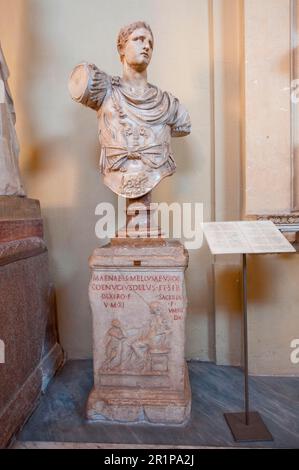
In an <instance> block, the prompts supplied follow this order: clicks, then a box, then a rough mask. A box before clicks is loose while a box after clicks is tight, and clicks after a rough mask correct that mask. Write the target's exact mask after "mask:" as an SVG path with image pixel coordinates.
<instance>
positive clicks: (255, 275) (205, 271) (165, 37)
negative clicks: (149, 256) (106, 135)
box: [0, 0, 299, 375]
mask: <svg viewBox="0 0 299 470" xmlns="http://www.w3.org/2000/svg"><path fill="white" fill-rule="evenodd" d="M255 1H256V0H245V2H243V1H241V0H211V1H209V0H187V1H185V2H182V1H179V0H171V1H170V0H162V1H161V0H138V1H137V0H122V1H119V0H110V1H109V2H107V1H105V0H88V1H87V0H85V1H84V0H14V2H9V1H8V0H0V11H1V15H0V33H1V34H0V37H1V42H2V46H3V49H4V50H5V53H6V56H7V61H8V63H9V66H10V70H11V82H10V83H11V87H12V91H13V93H14V96H15V105H16V111H17V131H18V135H19V139H20V143H21V156H20V160H21V169H22V172H23V174H24V178H25V183H26V186H27V190H28V195H29V196H30V197H32V198H37V199H39V200H40V202H41V206H42V211H43V217H44V220H45V228H46V239H47V245H48V248H49V255H50V262H51V272H52V278H53V280H54V283H55V286H56V290H57V302H58V315H59V329H60V336H61V342H62V345H63V347H64V349H65V351H66V352H67V355H68V357H69V358H87V357H91V354H92V350H91V348H92V333H91V314H90V309H89V304H88V297H87V286H88V281H89V271H88V264H87V258H88V256H89V255H90V254H91V252H92V250H93V248H94V247H95V246H96V245H97V244H99V243H100V241H99V240H97V238H96V236H95V231H94V228H95V223H96V221H97V217H96V216H95V214H94V211H95V207H96V205H97V204H98V203H99V202H102V201H110V202H112V203H113V204H115V205H116V204H117V200H116V198H115V197H114V195H113V194H112V192H111V191H110V190H109V189H108V188H106V187H105V186H104V185H103V184H102V182H101V180H100V177H99V175H98V172H97V163H98V159H99V147H98V143H97V122H96V115H95V113H94V112H92V111H91V110H89V109H84V108H82V107H80V106H78V105H77V104H75V103H74V102H72V101H71V99H70V97H69V95H68V91H67V80H68V76H69V73H70V71H71V69H72V67H73V66H74V65H76V64H77V63H78V62H81V61H82V60H87V61H90V62H95V63H96V64H97V65H98V66H99V67H100V68H102V69H103V70H105V71H107V72H109V73H110V74H112V75H118V74H120V73H121V66H120V63H119V59H118V55H117V51H116V48H115V41H116V36H117V33H118V30H119V28H120V27H121V26H122V25H123V24H126V23H128V22H131V21H133V20H136V19H145V20H146V21H147V22H148V23H150V24H151V26H152V29H153V31H154V34H155V51H154V56H153V60H152V64H151V66H150V69H149V81H150V82H152V83H154V84H157V85H159V86H160V87H161V88H162V89H166V90H168V91H170V92H172V93H173V94H174V95H176V96H178V97H179V98H180V99H181V101H182V102H183V103H184V104H185V105H186V106H187V107H188V109H189V111H190V115H191V119H192V125H193V127H192V134H191V136H189V137H187V138H183V139H179V140H177V141H175V140H174V141H173V148H174V153H175V159H176V162H177V167H178V168H177V173H176V175H175V176H173V177H172V178H168V179H166V180H164V181H163V183H162V184H160V186H159V187H158V188H157V189H156V190H155V192H154V200H155V201H165V202H169V203H171V202H174V201H177V202H189V201H190V202H202V203H203V204H204V218H205V220H219V221H221V220H236V219H239V218H240V217H241V214H242V211H243V215H244V201H246V197H244V191H245V188H246V184H245V182H246V181H248V178H247V180H246V176H248V175H246V162H247V161H248V156H249V157H250V155H248V153H246V152H248V151H249V150H250V149H252V148H254V146H252V145H251V143H250V138H249V137H250V136H249V135H247V137H246V139H247V140H245V138H244V136H245V129H251V128H252V129H253V131H252V132H253V134H252V135H254V132H256V122H255V121H254V116H253V117H252V116H250V115H248V114H247V110H248V108H246V106H245V103H246V96H250V94H249V95H248V90H247V95H246V77H245V76H244V75H245V68H244V64H245V52H244V51H245V49H244V42H245V40H246V34H249V37H250V35H251V34H254V30H253V31H250V30H248V28H247V29H246V28H244V26H245V25H246V24H247V25H248V24H250V25H253V24H254V12H255V11H257V12H258V11H259V10H258V9H257V10H256V9H255V5H254V2H255ZM261 4H263V5H264V7H265V8H266V9H267V8H268V15H269V12H271V10H273V8H274V9H275V8H282V9H283V10H284V15H282V16H281V15H280V14H279V12H277V11H276V12H275V15H274V16H275V18H276V21H277V22H279V18H285V14H286V13H285V11H286V10H285V9H288V8H289V0H279V2H278V1H276V0H265V1H264V0H263V2H259V5H261ZM246 8H247V10H246ZM260 8H261V6H260ZM244 12H245V14H246V15H251V16H252V15H253V21H251V22H249V23H248V21H247V23H246V22H245V21H244ZM261 13H263V14H264V12H261V11H260V14H261ZM247 19H248V16H247ZM278 29H279V26H275V24H273V25H272V31H273V34H275V33H276V31H277V30H278ZM251 37H252V36H251ZM246 44H250V41H249V42H248V41H247V43H246ZM262 46H263V41H261V43H260V47H261V48H262ZM255 47H258V46H257V45H256V43H255ZM286 52H287V51H286ZM253 66H254V64H253ZM260 66H261V67H262V64H260ZM273 73H274V71H273ZM278 73H280V72H278ZM255 79H256V78H255ZM250 83H252V82H250ZM277 83H281V82H280V81H279V80H277ZM263 106H264V105H263ZM256 112H258V103H257V105H256ZM249 119H251V121H250V122H249ZM252 119H253V120H252ZM277 119H281V117H280V114H279V115H278V117H277ZM273 121H275V119H274V118H273V116H272V122H273ZM249 124H250V125H249ZM273 125H275V126H276V128H277V126H278V123H277V121H275V122H274V124H273ZM246 126H247V127H246ZM283 129H284V130H285V126H284V127H283ZM251 138H254V137H251ZM246 142H247V144H248V145H247V147H246ZM282 144H283V142H282V143H281V142H280V145H279V152H283V149H282V148H281V147H282ZM250 145H251V147H250ZM264 145H266V144H264ZM285 145H286V146H287V145H288V142H285ZM271 151H273V152H275V145H274V144H273V143H272V142H271ZM259 152H260V153H261V155H263V152H262V149H261V148H259ZM276 158H277V156H275V158H274V160H275V159H276ZM269 159H270V160H271V156H270V157H269ZM250 170H252V168H250ZM262 179H263V178H262V177H261V178H260V177H259V179H258V182H259V185H260V186H261V187H262ZM245 194H246V193H245ZM252 194H254V193H252ZM261 201H262V199H261ZM298 271H299V268H298V258H297V255H294V257H290V256H274V257H270V256H267V257H260V258H253V259H252V260H251V261H250V263H249V296H250V301H251V307H250V309H249V314H250V325H249V329H250V354H251V355H252V362H251V365H250V370H251V372H252V373H254V374H266V375H267V374H274V375H275V374H276V375H279V374H282V375H296V374H297V375H299V369H298V366H295V365H293V364H291V362H290V353H291V350H290V342H291V340H292V339H294V338H296V337H299V320H298V313H297V307H296V306H297V304H298V289H297V287H296V279H298V275H299V272H298ZM240 279H241V278H240V258H239V257H238V256H232V257H216V258H215V259H213V258H212V257H211V256H210V254H209V251H208V249H207V246H206V244H204V246H203V247H202V248H201V249H200V250H198V249H197V250H190V265H189V268H188V271H187V279H186V280H187V293H188V301H189V307H188V320H187V338H186V346H187V357H188V358H193V359H200V360H204V361H206V360H212V361H214V360H216V362H217V363H218V364H232V365H239V364H240V362H241V346H242V341H241V302H240V298H241V297H240ZM270 327H271V328H270Z"/></svg>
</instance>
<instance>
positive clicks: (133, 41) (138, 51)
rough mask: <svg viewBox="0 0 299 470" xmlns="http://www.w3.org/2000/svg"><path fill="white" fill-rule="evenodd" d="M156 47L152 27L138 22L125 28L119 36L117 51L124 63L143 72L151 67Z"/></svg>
mask: <svg viewBox="0 0 299 470" xmlns="http://www.w3.org/2000/svg"><path fill="white" fill-rule="evenodd" d="M153 46H154V36H153V33H152V30H151V28H150V26H149V25H148V24H147V23H145V22H144V21H137V22H136V23H131V24H129V25H128V26H124V27H123V28H122V29H121V30H120V32H119V35H118V40H117V50H118V53H119V55H120V59H121V61H122V63H123V64H124V63H127V64H128V65H129V66H130V67H132V68H135V69H136V70H139V71H142V70H145V69H146V68H147V66H148V65H149V63H150V61H151V58H152V53H153Z"/></svg>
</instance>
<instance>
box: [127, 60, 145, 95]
mask: <svg viewBox="0 0 299 470" xmlns="http://www.w3.org/2000/svg"><path fill="white" fill-rule="evenodd" d="M122 83H123V85H124V86H125V87H127V88H130V89H131V90H132V91H134V92H138V91H144V90H145V89H146V88H147V85H148V83H147V70H146V69H144V70H142V71H139V70H136V69H133V68H132V67H130V66H129V65H128V64H127V63H126V62H124V68H123V76H122Z"/></svg>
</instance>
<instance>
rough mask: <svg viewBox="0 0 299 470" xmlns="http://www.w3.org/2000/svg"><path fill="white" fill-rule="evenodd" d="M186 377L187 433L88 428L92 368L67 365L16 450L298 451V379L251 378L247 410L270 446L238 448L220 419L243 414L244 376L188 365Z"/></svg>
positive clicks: (232, 370) (164, 428)
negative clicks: (257, 416) (255, 415)
mask: <svg viewBox="0 0 299 470" xmlns="http://www.w3.org/2000/svg"><path fill="white" fill-rule="evenodd" d="M189 371H190V381H191V388H192V397H193V400H192V415H191V420H190V421H189V423H188V424H187V425H186V426H185V427H177V426H162V427H161V426H156V425H144V424H133V425H125V424H111V423H87V422H86V421H85V420H84V407H85V402H86V399H87V396H88V393H89V390H90V389H91V386H92V381H93V378H92V362H91V361H90V360H85V361H83V360H81V361H79V360H77V361H68V362H67V363H66V365H65V366H64V367H63V369H62V370H61V371H60V372H59V373H58V374H57V376H56V377H55V379H54V380H53V381H52V383H51V384H50V386H49V387H48V389H47V392H46V394H45V395H44V396H43V397H42V398H41V401H40V403H39V406H38V407H37V409H36V410H35V412H34V413H33V415H32V416H31V418H30V419H29V420H28V422H27V424H26V425H25V426H24V428H23V430H22V431H21V432H20V433H19V435H18V436H17V443H16V444H15V448H22V447H27V448H30V447H39V446H40V447H43V446H44V447H45V446H46V444H38V442H43V443H45V442H48V443H49V442H52V443H53V442H56V443H62V442H65V443H81V446H82V443H86V447H93V446H92V445H91V444H92V443H99V445H98V446H97V447H101V446H102V447H104V448H105V444H107V445H108V444H112V445H116V444H123V445H125V444H126V445H131V446H132V447H135V446H136V447H138V446H140V445H144V446H145V445H149V446H154V447H155V446H172V447H175V446H192V447H210V446H211V447H271V448H285V447H288V448H299V378H293V377H292V378H282V377H252V378H250V394H251V409H252V410H255V411H259V412H260V413H261V415H262V417H263V419H264V421H265V423H266V424H267V426H268V429H269V431H270V432H271V433H272V435H273V437H274V442H258V443H246V444H244V443H243V444H236V443H235V442H234V440H233V438H232V435H231V433H230V430H229V428H228V427H227V425H226V422H225V420H224V417H223V413H224V412H227V411H240V410H242V407H243V395H242V391H243V375H242V371H241V370H240V369H238V368H235V367H221V366H216V365H214V364H212V363H199V362H191V363H189ZM37 441H38V442H37ZM29 442H30V443H29ZM87 443H89V444H87ZM48 445H49V444H48ZM56 446H58V447H60V446H62V445H61V444H60V445H59V444H56ZM69 446H70V447H74V446H76V445H75V444H74V445H73V444H72V445H69ZM109 448H110V445H109Z"/></svg>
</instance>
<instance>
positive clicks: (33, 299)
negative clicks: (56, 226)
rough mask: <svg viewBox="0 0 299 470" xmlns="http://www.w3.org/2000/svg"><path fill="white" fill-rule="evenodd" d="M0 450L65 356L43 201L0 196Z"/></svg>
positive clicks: (34, 403) (15, 430) (29, 411)
mask: <svg viewBox="0 0 299 470" xmlns="http://www.w3.org/2000/svg"><path fill="white" fill-rule="evenodd" d="M0 298H1V302H0V340H1V341H0V342H1V344H0V346H1V347H2V348H4V351H1V352H2V353H4V354H1V355H0V448H2V447H5V446H6V445H7V443H8V442H9V440H10V439H11V437H12V436H13V434H14V433H15V432H17V431H18V429H19V428H20V427H21V426H22V425H23V424H24V422H25V421H26V419H27V418H28V416H30V414H31V413H32V411H33V409H34V407H35V406H36V405H37V403H38V398H39V396H40V394H41V392H42V391H43V390H45V388H46V387H47V385H48V382H49V381H50V379H51V378H52V377H53V375H54V374H55V372H56V370H57V369H58V368H59V367H60V366H61V364H62V363H63V360H64V356H63V351H62V349H61V347H60V345H59V344H58V333H57V326H56V308H55V307H56V305H55V295H54V288H53V285H52V284H51V282H50V279H49V269H48V253H47V247H46V244H45V242H44V240H43V221H42V219H41V213H40V206H39V202H38V201H36V200H32V199H28V198H20V197H14V196H0Z"/></svg>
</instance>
